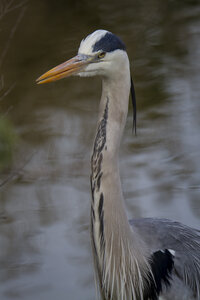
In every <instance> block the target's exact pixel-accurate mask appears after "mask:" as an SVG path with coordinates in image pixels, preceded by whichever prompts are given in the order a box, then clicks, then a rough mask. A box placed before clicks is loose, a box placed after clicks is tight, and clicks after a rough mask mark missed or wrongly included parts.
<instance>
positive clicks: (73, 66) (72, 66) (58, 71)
mask: <svg viewBox="0 0 200 300" xmlns="http://www.w3.org/2000/svg"><path fill="white" fill-rule="evenodd" d="M90 62H91V57H90V56H87V55H81V54H79V55H77V56H75V57H73V58H71V59H69V60H67V61H66V62H64V63H62V64H60V65H58V66H57V67H55V68H53V69H51V70H49V71H47V72H46V73H44V74H43V75H42V76H40V77H39V78H38V79H36V82H37V84H42V83H47V82H51V81H56V80H59V79H62V78H64V77H68V76H71V75H75V74H77V73H79V72H80V71H81V70H82V69H83V68H84V67H85V66H86V65H88V64H89V63H90Z"/></svg>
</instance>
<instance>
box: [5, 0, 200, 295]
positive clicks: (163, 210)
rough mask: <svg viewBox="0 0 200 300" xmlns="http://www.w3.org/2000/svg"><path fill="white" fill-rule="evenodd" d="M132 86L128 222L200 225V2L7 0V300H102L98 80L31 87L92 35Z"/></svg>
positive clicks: (124, 159)
mask: <svg viewBox="0 0 200 300" xmlns="http://www.w3.org/2000/svg"><path fill="white" fill-rule="evenodd" d="M100 28H101V29H107V30H110V31H111V32H113V33H115V34H117V35H119V36H120V37H121V38H122V40H123V41H124V42H125V44H126V46H127V51H128V55H129V58H130V64H131V69H132V75H133V79H134V82H135V89H136V96H137V103H138V104H137V106H138V123H137V124H138V125H137V136H134V134H133V133H132V108H131V106H130V111H129V116H128V120H127V125H126V128H125V133H124V137H123V141H122V146H121V152H120V168H121V178H122V184H123V190H124V196H125V199H126V207H127V212H128V216H129V217H130V218H131V217H147V216H149V217H165V218H170V219H174V220H177V221H181V222H183V223H185V224H187V225H189V226H192V227H196V228H200V196H199V195H200V150H199V149H200V99H199V97H200V3H199V1H195V0H191V1H189V0H188V1H186V0H182V1H178V0H174V1H172V0H171V1H170V0H169V1H167V0H166V1H160V0H149V1H139V0H123V1H118V2H116V3H115V2H114V1H111V0H107V1H96V0H93V1H91V0H83V1H80V0H73V1H71V0H56V1H48V0H43V1H39V0H29V1H23V0H19V1H18V0H0V299H1V300H10V299H20V300H35V299H40V300H47V299H48V300H55V299H59V300H65V299H72V300H73V299H75V300H76V299H82V300H92V299H95V284H94V279H93V261H92V253H91V248H90V234H89V232H90V230H89V215H90V185H89V173H90V155H91V147H92V142H93V136H94V130H95V126H96V120H97V113H98V103H99V98H100V95H101V80H100V78H76V77H73V78H69V79H66V80H62V81H59V82H56V83H52V84H48V85H41V86H37V85H36V84H35V79H36V78H37V77H38V76H40V75H41V74H43V73H44V72H45V71H47V70H48V69H49V68H51V67H53V66H55V65H57V64H59V63H61V62H63V61H65V60H67V59H68V58H70V57H72V56H74V55H75V54H76V52H77V49H78V47H79V43H80V41H81V39H82V38H84V37H86V36H87V35H88V34H89V33H91V32H92V31H94V30H96V29H100Z"/></svg>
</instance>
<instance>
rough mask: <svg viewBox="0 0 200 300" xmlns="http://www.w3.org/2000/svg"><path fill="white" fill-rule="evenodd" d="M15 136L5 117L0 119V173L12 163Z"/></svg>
mask: <svg viewBox="0 0 200 300" xmlns="http://www.w3.org/2000/svg"><path fill="white" fill-rule="evenodd" d="M16 142H17V135H16V133H15V131H14V129H13V126H12V124H11V123H10V122H9V121H8V119H6V118H5V117H0V171H1V170H2V169H3V168H5V167H8V166H9V165H10V164H11V162H12V157H13V152H14V147H15V145H16Z"/></svg>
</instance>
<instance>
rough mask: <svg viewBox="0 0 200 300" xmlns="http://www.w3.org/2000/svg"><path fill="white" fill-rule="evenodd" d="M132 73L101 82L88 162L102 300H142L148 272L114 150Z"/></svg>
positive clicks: (97, 269) (125, 73)
mask: <svg viewBox="0 0 200 300" xmlns="http://www.w3.org/2000/svg"><path fill="white" fill-rule="evenodd" d="M129 74H130V73H129V72H127V70H126V72H124V75H123V78H115V79H113V80H110V79H103V89H102V97H101V102H100V107H99V121H98V124H97V131H96V136H95V140H94V148H93V154H92V159H91V190H92V204H91V237H92V244H93V252H94V261H95V269H96V273H97V276H98V281H99V287H100V291H101V296H102V299H105V300H108V299H109V300H113V299H115V300H122V299H123V300H127V299H133V300H136V299H143V289H144V285H145V280H144V279H145V276H146V274H148V272H149V265H148V263H147V259H146V253H145V247H144V245H143V244H142V242H141V241H140V239H139V237H138V236H137V234H136V233H135V232H132V230H131V228H130V226H129V223H128V219H127V216H126V212H125V209H124V201H123V194H122V189H121V182H120V176H119V167H118V151H119V146H120V141H121V137H122V134H123V131H124V126H125V122H126V117H127V111H128V101H129V91H130V75H129Z"/></svg>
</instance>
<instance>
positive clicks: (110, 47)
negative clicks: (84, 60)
mask: <svg viewBox="0 0 200 300" xmlns="http://www.w3.org/2000/svg"><path fill="white" fill-rule="evenodd" d="M117 49H121V50H124V51H125V50H126V46H125V45H124V43H123V42H122V41H121V39H120V38H119V37H118V36H116V35H115V34H113V33H111V32H107V33H106V34H105V35H104V36H103V37H102V38H101V39H100V40H99V41H98V42H96V43H95V44H94V46H93V52H97V51H100V50H102V51H103V52H112V51H114V50H117Z"/></svg>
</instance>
